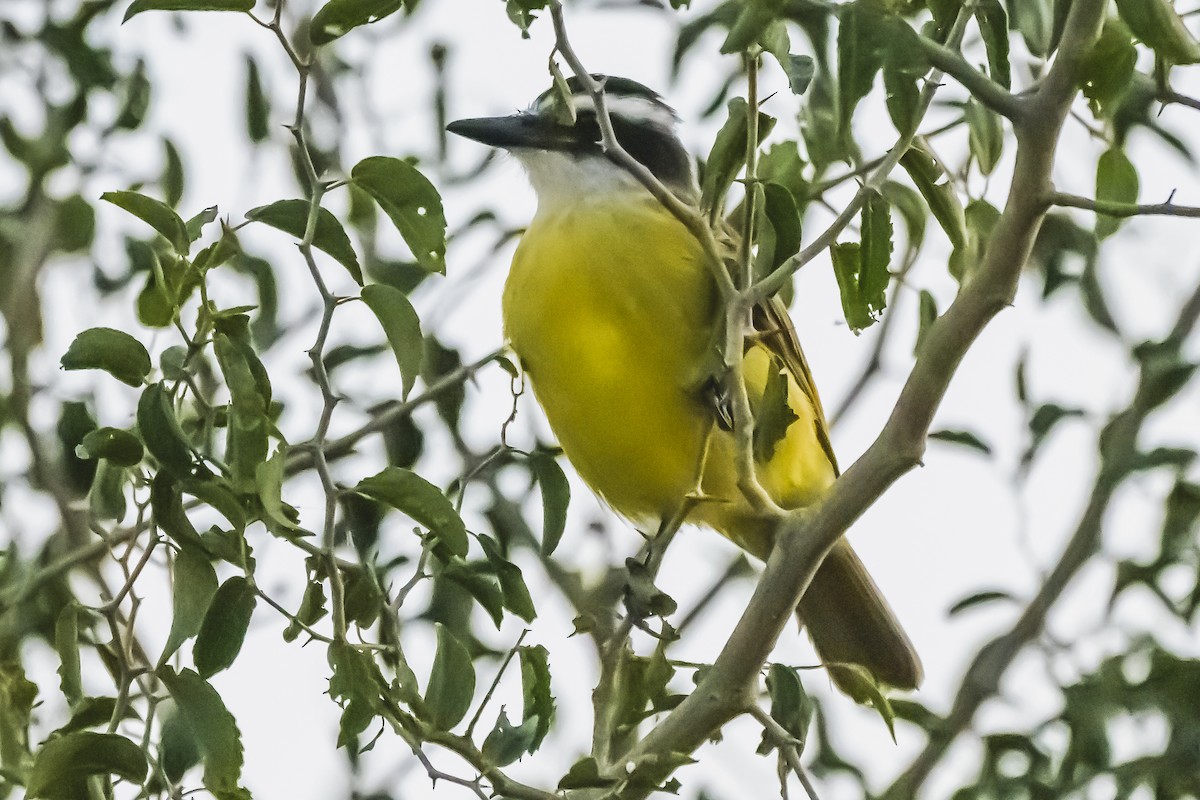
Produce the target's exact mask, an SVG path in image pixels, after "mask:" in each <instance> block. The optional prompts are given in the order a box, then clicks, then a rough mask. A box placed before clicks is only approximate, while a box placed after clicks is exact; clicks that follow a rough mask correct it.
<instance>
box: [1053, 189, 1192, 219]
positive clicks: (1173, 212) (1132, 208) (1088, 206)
mask: <svg viewBox="0 0 1200 800" xmlns="http://www.w3.org/2000/svg"><path fill="white" fill-rule="evenodd" d="M1046 202H1047V203H1048V204H1049V205H1052V206H1065V207H1067V208H1082V209H1084V210H1086V211H1095V212H1096V213H1097V214H1104V215H1105V216H1109V217H1145V216H1159V217H1186V218H1190V219H1200V206H1179V205H1175V203H1173V202H1171V200H1170V199H1168V200H1167V201H1166V202H1165V203H1119V202H1116V201H1113V200H1095V199H1092V198H1090V197H1081V196H1079V195H1076V194H1067V193H1066V192H1051V193H1050V194H1049V196H1047V198H1046Z"/></svg>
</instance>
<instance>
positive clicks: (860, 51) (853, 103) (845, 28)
mask: <svg viewBox="0 0 1200 800" xmlns="http://www.w3.org/2000/svg"><path fill="white" fill-rule="evenodd" d="M837 10H838V36H837V79H838V86H837V88H838V111H839V114H840V117H839V127H838V129H839V132H840V134H841V136H842V138H843V139H844V140H849V138H850V120H851V118H852V117H853V116H854V109H855V107H857V106H858V103H859V101H860V100H862V99H863V98H864V97H866V96H867V94H868V93H869V92H870V91H871V87H872V85H873V84H874V83H875V74H876V73H877V72H879V70H880V69H881V68H882V67H883V60H884V54H885V50H886V46H887V43H888V38H887V37H888V30H889V29H890V27H891V25H890V20H889V19H888V17H887V16H886V14H885V13H884V11H883V8H882V3H881V2H879V0H856V2H852V3H845V4H842V5H840V6H838V7H837ZM900 24H904V23H900Z"/></svg>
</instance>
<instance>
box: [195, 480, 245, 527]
mask: <svg viewBox="0 0 1200 800" xmlns="http://www.w3.org/2000/svg"><path fill="white" fill-rule="evenodd" d="M180 488H181V490H182V491H183V492H184V493H185V494H190V495H191V496H192V497H194V498H196V499H197V500H199V501H201V502H202V503H205V504H207V505H209V506H211V507H212V508H214V509H216V511H217V512H218V513H219V514H220V515H221V516H223V517H224V518H225V519H226V520H228V521H229V524H230V525H232V526H233V528H234V530H235V531H244V530H245V529H246V508H245V506H243V504H242V501H241V499H239V498H238V496H237V495H236V494H235V493H234V492H233V490H232V489H230V488H229V483H228V481H226V480H225V479H224V478H220V477H216V476H211V477H207V478H203V479H199V478H196V479H189V480H187V481H184V483H183V485H182V486H181V487H180Z"/></svg>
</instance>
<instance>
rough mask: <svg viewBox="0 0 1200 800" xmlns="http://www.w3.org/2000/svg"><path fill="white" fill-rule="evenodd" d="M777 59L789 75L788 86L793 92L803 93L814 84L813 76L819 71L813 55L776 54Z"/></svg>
mask: <svg viewBox="0 0 1200 800" xmlns="http://www.w3.org/2000/svg"><path fill="white" fill-rule="evenodd" d="M776 61H778V62H779V66H780V67H782V68H783V72H784V74H785V75H787V79H788V88H789V89H791V90H792V94H794V95H802V94H804V93H805V92H806V91H808V87H809V85H811V84H812V80H813V76H814V75H815V74H816V72H817V66H816V64H815V63H814V62H813V60H812V58H811V57H809V56H797V55H792V54H791V53H789V54H788V55H787V56H786V57H783V58H780V57H778V56H776Z"/></svg>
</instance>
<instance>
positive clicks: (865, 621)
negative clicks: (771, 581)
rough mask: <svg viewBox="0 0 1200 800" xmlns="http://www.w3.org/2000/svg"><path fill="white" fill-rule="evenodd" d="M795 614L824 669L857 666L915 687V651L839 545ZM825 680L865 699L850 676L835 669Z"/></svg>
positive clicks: (918, 663)
mask: <svg viewBox="0 0 1200 800" xmlns="http://www.w3.org/2000/svg"><path fill="white" fill-rule="evenodd" d="M796 610H797V613H798V614H799V615H800V619H801V621H802V622H803V623H804V624H805V625H806V626H807V627H808V634H809V636H810V637H812V641H813V645H814V646H815V647H816V649H817V654H818V655H820V657H821V660H822V661H823V662H825V663H826V664H831V665H832V664H836V663H839V662H842V663H850V664H858V665H860V666H862V667H865V668H866V669H867V670H868V671H870V673H871V674H872V675H874V676H875V679H876V680H878V681H879V682H880V683H883V684H887V685H888V686H891V687H894V688H896V689H916V688H917V686H919V685H920V683H921V679H922V677H923V670H922V669H921V659H920V657H919V656H918V655H917V651H916V650H915V649H914V648H913V645H912V642H910V641H909V640H908V636H907V634H905V633H904V629H903V628H901V627H900V623H899V622H898V621H897V620H896V615H895V614H893V613H892V609H891V608H889V607H888V604H887V601H886V600H884V599H883V595H882V594H881V593H880V591H879V588H878V587H877V586H876V585H875V581H873V580H871V576H870V575H869V574H868V573H867V568H866V567H865V566H863V563H862V561H860V560H859V558H858V556H857V555H856V554H855V553H854V550H853V549H852V548H851V547H850V544H849V543H848V542H846V541H845V540H844V539H843V540H841V541H839V542H838V543H837V544H836V545H835V546H834V548H833V550H832V551H830V553H829V555H828V556H827V557H826V558H825V561H824V563H822V564H821V568H820V569H819V570H817V574H816V575H815V576H813V580H812V583H811V584H810V585H809V587H808V590H807V591H806V592H805V593H804V597H802V598H801V599H800V605H799V607H798V608H797V609H796ZM839 672H842V674H841V675H839ZM829 675H830V677H831V678H833V680H834V682H835V683H837V685H838V687H839V688H841V689H842V690H843V691H845V692H846V693H847V694H849V695H851V696H852V697H854V698H855V699H856V700H860V701H861V700H863V699H864V698H862V697H860V696H859V695H861V691H858V690H856V689H855V687H854V682H853V680H851V679H850V677H851V676H848V675H846V674H845V673H844V672H843V671H841V670H838V669H837V668H831V669H830V670H829Z"/></svg>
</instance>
